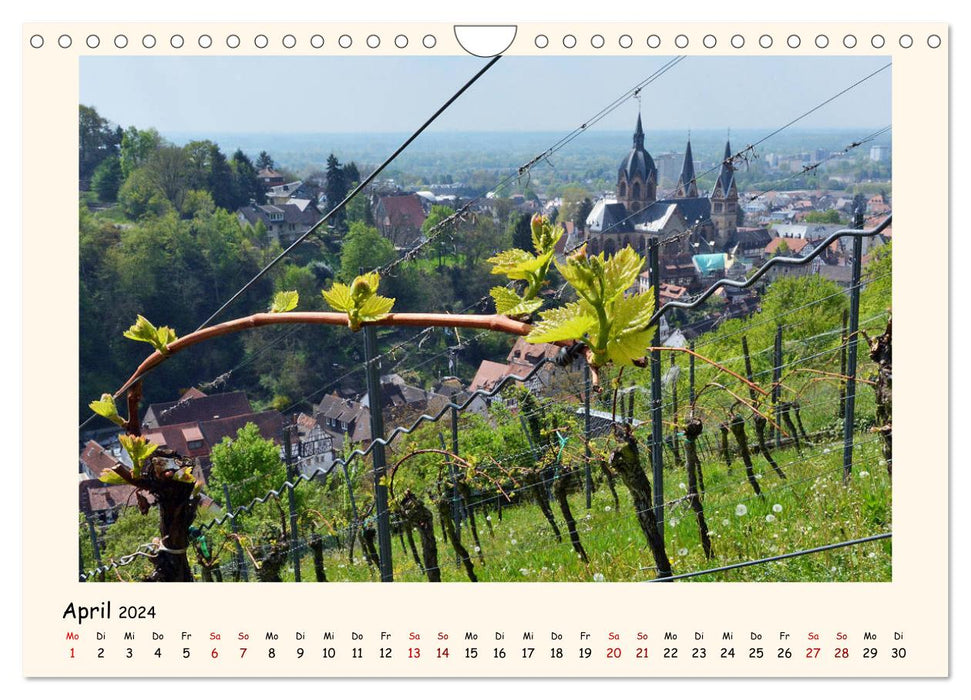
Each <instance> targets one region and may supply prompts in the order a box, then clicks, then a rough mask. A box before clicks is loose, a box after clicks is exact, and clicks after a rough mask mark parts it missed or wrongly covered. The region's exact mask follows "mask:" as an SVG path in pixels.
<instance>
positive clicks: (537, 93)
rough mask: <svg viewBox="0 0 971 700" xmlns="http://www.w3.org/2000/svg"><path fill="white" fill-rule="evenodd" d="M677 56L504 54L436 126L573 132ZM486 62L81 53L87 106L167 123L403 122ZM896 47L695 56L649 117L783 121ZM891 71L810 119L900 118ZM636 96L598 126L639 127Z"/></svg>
mask: <svg viewBox="0 0 971 700" xmlns="http://www.w3.org/2000/svg"><path fill="white" fill-rule="evenodd" d="M666 60H667V57H630V58H627V57H617V58H614V57H611V58H606V57H593V56H589V57H556V58H554V57H546V58H533V57H528V58H527V57H517V56H507V57H504V58H502V59H501V60H500V61H499V62H498V64H496V65H495V66H494V67H493V68H492V69H491V70H489V71H488V72H487V73H486V74H485V75H484V76H483V77H482V78H481V79H480V80H479V82H478V83H476V85H474V86H473V87H472V88H471V89H470V90H469V91H468V92H466V94H465V95H463V96H462V97H461V98H459V101H458V102H456V104H454V105H453V106H452V107H451V108H450V109H449V110H448V111H447V112H446V113H445V114H444V115H442V117H440V118H439V120H438V121H437V122H436V124H435V125H434V126H433V127H432V128H433V129H434V130H439V131H507V130H513V131H569V130H570V129H572V128H574V127H576V126H578V125H579V124H580V123H582V122H583V121H584V120H586V119H587V118H589V117H591V116H592V115H594V114H596V113H597V112H598V111H600V109H601V108H603V107H604V106H606V105H607V104H608V103H610V102H611V101H613V100H614V99H615V98H616V97H618V96H619V95H621V94H622V93H623V92H624V91H625V90H627V89H629V88H631V87H633V86H634V85H635V84H636V83H638V82H640V81H641V80H643V79H644V78H646V77H647V76H649V75H650V74H651V73H653V72H654V71H655V70H656V69H657V68H659V67H660V66H661V65H663V64H664V63H665V62H666ZM484 62H485V59H479V58H474V57H471V56H455V57H408V58H395V57H346V58H345V57H309V56H308V57H303V56H299V57H298V56H294V57H123V58H116V57H88V56H85V57H82V58H81V94H80V101H81V103H82V104H86V105H92V106H94V107H96V108H97V110H98V111H99V112H100V113H101V115H102V116H104V117H106V118H107V119H109V120H111V121H112V122H115V123H118V124H121V125H123V126H128V125H136V126H138V127H140V128H147V127H150V126H154V127H155V128H157V129H158V130H159V131H161V132H163V133H166V132H179V131H193V132H199V131H203V132H205V131H213V132H221V133H225V132H284V133H286V132H289V133H296V132H317V133H328V132H357V133H360V132H365V133H366V132H404V131H411V130H413V129H414V128H415V127H417V126H418V125H419V124H421V122H423V121H424V120H425V119H426V118H427V117H428V116H429V115H430V114H431V113H432V111H434V110H435V109H436V108H437V107H438V106H439V105H440V104H441V103H442V102H443V101H444V100H445V99H447V98H448V97H449V96H450V95H451V94H452V93H453V92H454V91H455V90H457V89H458V88H459V87H460V86H461V85H462V84H463V83H464V82H465V81H466V80H467V79H468V78H469V77H470V76H472V75H473V74H474V73H475V72H476V71H477V70H478V69H479V68H480V67H481V66H482V65H483V64H484ZM887 62H888V59H887V58H885V57H847V58H843V57H826V58H806V57H803V58H780V57H771V58H760V57H700V56H689V57H688V58H686V59H685V60H684V61H682V62H681V63H680V64H679V65H677V66H675V67H674V68H672V69H671V70H670V71H669V72H667V73H666V74H665V75H663V76H661V77H660V78H659V79H657V80H656V81H655V82H654V83H652V84H651V85H650V86H648V87H647V88H646V89H645V90H644V92H643V97H642V111H643V115H644V126H645V129H647V130H650V129H652V128H654V129H692V128H693V129H709V128H717V129H723V128H763V127H764V128H772V127H777V126H781V125H782V124H784V123H786V122H788V121H789V120H791V119H792V118H794V117H795V116H798V115H799V114H801V113H802V112H804V111H806V110H808V109H810V108H811V107H813V106H815V105H816V104H818V103H819V102H822V101H823V100H825V99H827V98H829V97H831V96H832V95H834V94H836V93H837V92H839V91H840V90H842V89H843V88H845V87H848V86H849V85H851V84H852V83H854V82H855V81H857V80H859V79H860V78H862V77H864V76H866V75H868V74H869V73H871V72H873V71H874V70H876V69H877V68H880V67H881V66H883V65H885V64H886V63H887ZM890 73H891V71H890V70H889V69H888V70H885V71H883V72H882V73H880V74H878V75H876V76H874V77H873V78H871V79H870V80H868V81H867V82H866V83H864V84H863V85H860V86H859V87H857V88H855V89H853V90H852V91H850V92H848V93H847V94H846V95H844V96H842V97H840V98H839V99H837V100H835V101H834V102H832V103H831V104H829V105H827V106H826V107H823V108H822V109H820V110H819V111H818V112H817V113H815V114H813V115H812V116H811V117H809V118H807V119H805V120H803V121H801V122H800V123H799V127H800V128H840V127H861V126H862V127H871V126H873V127H880V126H884V125H887V124H889V123H890V79H891V76H890ZM635 113H636V105H635V104H633V103H632V104H631V105H630V106H629V107H626V108H625V107H621V109H618V110H616V111H615V112H614V113H613V114H611V115H610V116H609V117H607V118H606V119H604V120H603V121H602V122H601V123H600V124H599V125H598V127H597V128H598V129H603V130H617V129H622V130H628V129H629V128H630V126H631V115H632V114H635Z"/></svg>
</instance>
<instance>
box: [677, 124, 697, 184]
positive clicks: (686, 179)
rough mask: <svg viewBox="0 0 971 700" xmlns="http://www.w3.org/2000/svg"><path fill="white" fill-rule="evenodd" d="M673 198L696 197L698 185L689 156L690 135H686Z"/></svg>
mask: <svg viewBox="0 0 971 700" xmlns="http://www.w3.org/2000/svg"><path fill="white" fill-rule="evenodd" d="M674 196H675V197H676V198H678V199H683V198H685V197H697V196H698V183H696V182H695V159H694V156H693V155H692V154H691V135H690V134H689V135H688V145H687V147H686V148H685V150H684V163H682V165H681V176H680V177H679V178H678V185H677V187H675V194H674Z"/></svg>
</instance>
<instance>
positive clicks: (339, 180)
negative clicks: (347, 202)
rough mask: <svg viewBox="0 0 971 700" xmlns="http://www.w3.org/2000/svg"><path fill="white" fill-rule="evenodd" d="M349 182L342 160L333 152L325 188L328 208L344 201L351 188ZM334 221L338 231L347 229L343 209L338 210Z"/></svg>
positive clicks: (328, 162) (328, 159)
mask: <svg viewBox="0 0 971 700" xmlns="http://www.w3.org/2000/svg"><path fill="white" fill-rule="evenodd" d="M349 184H350V183H348V181H347V173H346V172H345V171H344V168H343V167H341V162H340V161H339V160H337V156H335V155H334V154H333V153H331V154H330V155H329V156H328V157H327V185H326V187H325V189H324V192H325V194H326V195H327V207H328V209H330V208H333V207H336V206H337V205H338V204H340V203H341V202H342V201H344V197H346V196H347V192H348V190H349ZM332 223H333V225H334V229H335V230H336V231H339V232H341V233H343V232H344V231H346V230H347V215H346V214H345V213H344V212H343V211H339V212H337V213H336V214H334V216H333V218H332Z"/></svg>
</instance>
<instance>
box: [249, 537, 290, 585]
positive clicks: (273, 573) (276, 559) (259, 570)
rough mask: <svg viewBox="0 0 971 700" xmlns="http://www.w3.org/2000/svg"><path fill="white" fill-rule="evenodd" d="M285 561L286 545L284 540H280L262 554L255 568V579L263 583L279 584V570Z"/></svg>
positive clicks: (280, 579)
mask: <svg viewBox="0 0 971 700" xmlns="http://www.w3.org/2000/svg"><path fill="white" fill-rule="evenodd" d="M286 561H287V543H286V540H283V539H282V538H281V540H280V541H279V542H276V543H275V544H273V545H272V546H270V548H269V549H268V550H266V551H265V552H264V554H263V558H262V559H260V562H259V566H258V567H256V578H257V580H259V581H262V582H263V583H280V582H281V581H283V579H282V578H281V577H280V569H282V568H283V565H284V564H285V563H286Z"/></svg>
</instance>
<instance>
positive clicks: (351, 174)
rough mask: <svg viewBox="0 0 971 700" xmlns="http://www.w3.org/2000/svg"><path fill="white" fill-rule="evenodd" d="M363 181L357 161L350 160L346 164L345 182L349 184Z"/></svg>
mask: <svg viewBox="0 0 971 700" xmlns="http://www.w3.org/2000/svg"><path fill="white" fill-rule="evenodd" d="M360 181H361V171H360V170H358V169H357V163H354V162H350V163H345V164H344V182H346V183H347V184H348V185H355V184H357V183H358V182H360Z"/></svg>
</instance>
